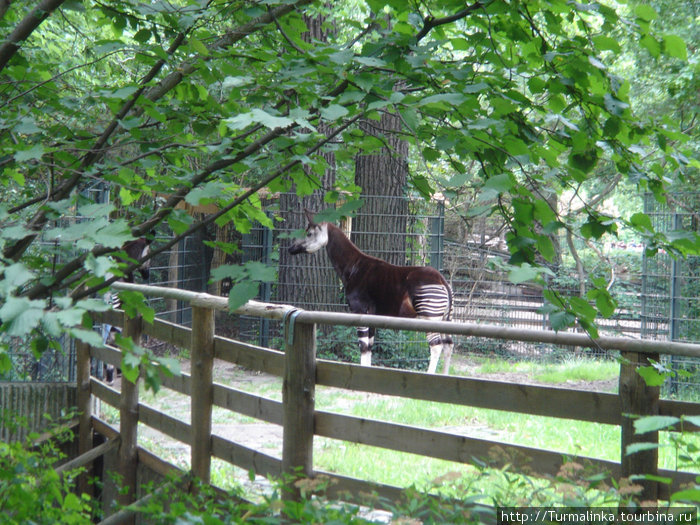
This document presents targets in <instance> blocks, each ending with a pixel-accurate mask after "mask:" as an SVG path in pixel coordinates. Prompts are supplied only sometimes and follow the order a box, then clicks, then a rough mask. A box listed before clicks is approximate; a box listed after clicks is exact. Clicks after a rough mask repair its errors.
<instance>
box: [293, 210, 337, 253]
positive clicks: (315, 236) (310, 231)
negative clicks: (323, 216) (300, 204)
mask: <svg viewBox="0 0 700 525" xmlns="http://www.w3.org/2000/svg"><path fill="white" fill-rule="evenodd" d="M304 214H305V215H306V220H307V221H308V223H309V225H308V226H307V227H306V235H305V236H304V237H303V238H301V239H297V240H296V241H294V242H293V243H292V245H291V246H290V247H289V253H290V254H292V255H296V254H298V253H314V252H317V251H318V250H320V249H321V248H323V247H324V246H326V244H328V224H327V223H321V224H316V223H315V222H314V214H313V213H312V212H310V211H309V210H306V209H305V210H304Z"/></svg>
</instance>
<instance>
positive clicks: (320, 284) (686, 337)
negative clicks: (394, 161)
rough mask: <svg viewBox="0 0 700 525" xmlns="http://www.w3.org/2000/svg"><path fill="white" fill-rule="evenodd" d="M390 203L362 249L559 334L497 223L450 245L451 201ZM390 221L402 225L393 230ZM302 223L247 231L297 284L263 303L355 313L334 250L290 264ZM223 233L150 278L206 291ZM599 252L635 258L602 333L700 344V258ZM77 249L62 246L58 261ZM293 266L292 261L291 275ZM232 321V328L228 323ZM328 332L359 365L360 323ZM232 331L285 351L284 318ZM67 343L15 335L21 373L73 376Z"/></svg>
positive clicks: (484, 316) (557, 351) (553, 352)
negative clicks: (510, 264)
mask: <svg viewBox="0 0 700 525" xmlns="http://www.w3.org/2000/svg"><path fill="white" fill-rule="evenodd" d="M91 191H93V193H95V195H93V197H95V198H96V199H97V198H102V197H104V196H105V195H106V193H105V192H104V188H101V187H95V188H93V189H92V190H91ZM387 199H396V197H371V196H364V197H363V200H364V201H365V206H364V207H363V208H362V209H360V210H359V212H358V213H357V214H356V216H355V218H354V219H352V221H351V222H348V223H345V224H342V225H341V226H342V227H343V228H344V229H345V230H346V232H347V233H348V234H349V235H350V236H351V239H352V240H353V241H354V242H356V244H358V246H359V247H360V248H361V249H363V250H364V251H365V252H366V253H368V254H370V255H373V256H376V257H380V258H382V259H385V260H387V259H388V260H392V261H395V262H397V263H398V264H409V265H431V266H434V267H436V268H438V269H440V270H441V271H442V272H443V274H444V275H445V277H446V278H447V279H448V281H449V282H450V284H451V286H452V288H453V297H454V309H453V315H452V318H453V319H454V320H456V321H460V322H483V323H490V324H496V325H501V326H507V327H521V328H527V329H541V330H548V329H549V325H548V320H547V317H546V315H544V314H543V313H542V312H541V310H540V309H541V307H542V305H543V302H544V298H543V294H542V289H541V288H539V287H537V286H535V285H532V284H520V285H514V284H512V283H511V282H510V281H509V280H508V275H507V273H506V271H505V270H504V269H503V265H502V264H501V263H503V262H505V261H506V260H507V259H508V258H509V254H508V251H507V248H506V246H505V243H504V241H503V238H502V236H501V235H500V233H499V232H500V231H501V228H499V227H498V225H495V226H494V225H490V226H488V228H487V229H488V231H486V229H485V230H484V231H481V232H480V234H479V235H478V236H474V235H462V236H461V242H457V241H456V240H450V241H448V240H447V237H448V236H449V235H450V234H446V233H445V230H446V226H445V225H446V218H445V211H444V207H443V205H442V204H441V203H435V202H433V203H427V202H426V201H424V200H422V199H403V203H402V204H401V206H392V205H390V204H388V203H387V202H385V201H386V200H387ZM672 202H674V203H680V204H678V205H677V206H675V208H674V209H673V210H671V209H669V208H668V207H667V206H662V205H660V204H659V203H658V202H656V201H655V200H654V199H653V198H652V197H650V196H648V197H647V198H646V199H645V212H646V213H647V214H648V215H649V216H650V217H651V218H652V221H653V223H654V226H655V228H657V229H658V230H661V231H673V230H680V229H685V230H689V229H690V230H695V231H697V230H698V222H699V221H698V213H697V212H696V211H695V210H698V209H700V194H690V195H687V194H684V195H682V196H681V195H678V196H674V197H673V198H672ZM397 209H403V210H405V211H404V212H402V213H405V214H404V215H403V216H401V217H398V216H397V215H396V212H395V211H392V210H397ZM72 220H78V219H76V218H74V219H72ZM447 220H448V221H449V220H450V218H449V217H448V218H447ZM387 225H389V226H390V228H391V229H392V230H393V231H387V228H386V227H387ZM294 230H296V228H295V227H290V226H289V225H288V224H287V225H285V224H284V223H283V224H281V226H280V225H277V226H276V228H275V229H274V230H270V229H267V228H265V227H262V226H257V227H254V228H253V229H252V230H251V231H250V232H248V233H246V234H244V235H239V234H237V235H238V237H237V239H238V240H240V246H241V253H240V254H239V255H238V256H237V257H238V258H237V260H236V261H233V262H243V263H245V262H247V261H259V262H264V263H267V264H269V265H272V266H275V267H277V269H278V276H280V275H283V274H284V275H285V278H286V279H287V280H288V281H289V282H286V283H285V282H281V280H280V279H279V278H278V280H277V282H270V283H261V286H260V295H259V299H260V300H263V301H270V302H291V303H292V304H294V305H296V306H299V307H301V308H306V309H316V310H330V311H346V309H347V308H346V306H345V299H344V296H343V292H342V287H341V285H340V282H339V280H338V279H337V277H335V275H334V272H333V269H332V268H331V266H330V261H329V260H328V258H327V256H326V255H325V253H317V254H314V255H301V256H297V257H296V258H294V259H291V260H290V259H289V258H286V257H283V253H282V250H286V247H287V246H288V244H289V243H290V242H291V240H290V238H289V237H290V235H291V234H292V233H293V231H294ZM219 233H220V231H219V230H217V231H216V232H209V233H207V232H202V233H200V234H198V235H194V236H191V237H188V238H186V239H184V240H183V241H181V242H180V243H178V244H177V245H176V246H174V247H173V248H172V249H171V250H169V251H166V252H163V253H160V254H158V255H157V256H156V257H155V258H154V260H153V261H152V263H151V268H150V278H149V279H148V283H149V284H157V285H162V286H171V287H178V288H182V289H187V290H195V291H206V290H207V289H208V281H209V273H210V268H211V266H212V257H213V252H214V250H213V249H212V248H210V247H208V245H207V243H206V242H205V241H207V240H209V241H211V240H214V238H216V237H217V236H218V235H219ZM170 238H172V237H171V233H170V232H161V233H159V234H158V236H157V238H156V241H155V243H154V246H157V245H158V244H159V243H161V242H164V241H165V240H167V239H170ZM560 242H561V241H560ZM580 248H582V247H580ZM599 248H600V250H601V251H605V252H606V253H607V254H608V255H610V256H611V257H617V258H618V263H619V260H620V258H622V259H624V258H626V262H625V261H623V262H624V264H622V265H621V266H622V269H620V268H618V272H617V274H616V275H615V279H614V281H613V286H612V288H611V292H612V294H613V295H614V296H615V297H616V299H617V300H618V303H619V305H620V308H619V309H618V311H617V312H616V314H615V316H614V317H613V318H611V319H602V320H600V321H599V328H600V331H601V333H603V334H609V335H623V336H628V337H642V338H645V339H656V340H677V341H692V342H699V341H700V258H697V257H696V258H687V259H673V258H671V257H670V256H669V255H668V254H665V253H660V254H658V255H657V256H656V257H653V258H651V257H644V256H643V250H642V247H641V246H640V245H636V244H635V245H611V246H607V247H606V246H600V247H599ZM68 255H70V254H61V253H57V254H56V257H57V258H61V257H66V256H68ZM594 262H595V261H594ZM284 265H290V266H291V268H286V270H285V268H284ZM573 266H574V265H573V264H571V262H570V261H569V263H566V261H565V262H564V263H563V264H560V265H558V266H552V269H553V271H554V273H555V275H556V277H554V278H551V280H550V282H549V283H548V286H549V287H550V288H551V289H554V290H557V291H559V292H561V293H562V294H566V295H575V294H577V293H578V284H579V277H578V275H576V273H575V272H574V271H573V270H567V268H573ZM594 266H595V265H594ZM618 266H620V264H618ZM312 270H314V271H317V272H316V273H313V272H312ZM285 271H286V273H284V272H285ZM294 272H297V273H296V274H295V273H294ZM324 272H325V275H326V276H328V275H330V277H323V279H320V280H317V279H315V278H312V277H309V276H314V275H324ZM284 286H288V287H292V288H293V289H294V290H293V291H294V293H290V291H289V290H285V289H284ZM229 288H230V287H227V286H226V285H225V284H224V285H223V286H221V287H219V288H218V289H217V291H218V292H220V293H222V294H227V293H228V290H229ZM209 290H210V291H211V288H209ZM295 294H296V295H295ZM149 302H150V306H151V307H153V308H154V309H155V310H156V312H157V315H158V317H160V318H163V319H166V320H169V321H172V322H177V323H180V324H184V325H189V324H190V323H191V310H190V308H189V306H188V305H187V304H184V303H178V302H177V301H167V300H163V299H160V300H150V301H149ZM217 325H218V323H217ZM221 326H226V323H222V324H221ZM319 331H320V333H319V341H318V351H319V355H320V356H322V357H331V358H332V357H338V356H343V357H345V358H347V357H351V358H352V357H353V356H354V359H355V360H359V350H358V349H357V344H356V337H355V331H354V329H351V328H340V327H338V328H320V329H319ZM226 335H231V336H234V337H239V338H241V339H243V340H247V341H251V342H254V343H256V344H261V345H263V346H271V347H276V348H281V347H282V346H283V343H282V340H281V334H280V327H279V324H278V323H274V322H270V321H261V320H259V319H245V318H243V319H241V320H238V319H234V320H232V321H231V322H230V323H229V326H228V328H227V333H226ZM64 343H65V342H64ZM64 343H61V344H60V345H59V346H60V347H62V349H61V350H58V349H57V350H55V351H54V350H52V351H50V352H47V353H44V355H43V356H42V357H41V358H40V359H37V358H36V357H35V356H34V355H33V354H32V353H31V351H29V350H28V348H27V345H24V344H23V342H21V341H15V342H14V344H15V346H14V347H13V353H12V359H13V362H15V363H16V365H17V366H16V367H15V372H13V373H14V378H15V379H16V378H20V377H21V378H25V379H31V380H43V381H51V380H72V379H73V378H74V362H75V356H74V353H73V352H74V349H73V348H72V347H70V345H69V344H67V343H65V344H64ZM456 343H457V351H458V352H461V353H464V354H470V355H474V356H485V357H496V356H498V357H500V358H506V359H509V360H538V359H541V360H547V361H556V360H559V359H564V358H568V357H570V356H571V355H572V353H580V354H582V355H597V356H601V357H607V354H605V353H604V352H592V353H591V351H589V350H582V349H576V348H555V347H551V346H549V345H541V344H527V343H519V342H512V341H500V340H498V341H497V340H488V339H478V338H463V339H462V340H458V341H456ZM583 352H586V353H585V354H583ZM375 362H376V363H377V364H382V365H385V366H400V367H414V368H418V369H424V368H425V367H427V362H428V350H427V344H426V342H425V339H424V337H423V335H422V334H415V333H411V332H403V333H393V332H392V331H390V330H384V331H381V332H380V333H379V334H378V337H377V340H376V344H375ZM667 365H668V366H669V368H671V369H673V370H675V371H677V372H678V374H677V375H676V377H675V378H674V379H673V381H670V382H669V386H668V393H670V394H671V395H676V394H678V395H685V394H686V393H687V392H688V391H697V389H698V383H700V365H699V364H698V362H697V360H691V359H686V358H674V359H673V360H670V361H669V362H668V363H667ZM72 374H73V375H72ZM2 379H8V378H0V380H2Z"/></svg>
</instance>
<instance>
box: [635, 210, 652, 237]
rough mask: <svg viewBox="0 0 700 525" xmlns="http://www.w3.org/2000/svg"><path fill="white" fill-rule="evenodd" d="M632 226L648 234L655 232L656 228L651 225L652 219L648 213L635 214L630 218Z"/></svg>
mask: <svg viewBox="0 0 700 525" xmlns="http://www.w3.org/2000/svg"><path fill="white" fill-rule="evenodd" d="M630 224H632V226H634V227H636V228H637V229H638V230H646V231H647V232H651V233H653V232H654V226H653V225H652V224H651V219H650V218H649V216H648V215H647V214H646V213H641V212H640V213H635V214H634V215H632V216H631V217H630Z"/></svg>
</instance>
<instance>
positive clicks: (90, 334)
mask: <svg viewBox="0 0 700 525" xmlns="http://www.w3.org/2000/svg"><path fill="white" fill-rule="evenodd" d="M70 335H71V336H72V337H75V338H76V339H80V340H81V341H82V342H84V343H87V344H89V345H90V346H94V347H96V348H101V347H102V346H103V343H102V336H101V335H100V334H98V333H97V332H95V331H94V330H85V329H82V328H72V329H71V330H70Z"/></svg>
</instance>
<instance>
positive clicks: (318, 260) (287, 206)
mask: <svg viewBox="0 0 700 525" xmlns="http://www.w3.org/2000/svg"><path fill="white" fill-rule="evenodd" d="M304 21H305V22H306V26H307V27H308V28H309V32H308V33H305V34H304V39H305V40H306V41H308V42H311V41H314V40H320V41H325V40H326V39H327V38H328V35H327V33H326V32H325V31H324V30H323V27H322V26H323V22H324V19H323V18H322V17H306V16H305V17H304ZM318 129H319V131H320V132H321V133H324V134H326V135H327V134H329V133H330V131H331V128H328V127H327V126H324V125H320V126H319V128H318ZM322 156H323V158H324V159H325V161H326V163H327V164H328V169H327V170H326V172H325V173H324V174H323V176H322V177H321V178H320V182H321V188H320V189H319V190H318V191H315V192H314V193H313V194H312V195H308V196H306V197H299V196H297V195H296V193H287V194H284V195H282V196H281V197H280V214H281V215H282V217H283V218H284V227H283V229H284V230H285V231H287V232H292V231H294V230H297V229H300V228H306V218H305V217H304V213H303V210H304V208H308V209H310V210H312V211H314V212H318V211H321V210H322V209H323V208H324V207H325V206H327V204H326V203H325V202H324V200H323V197H324V194H325V191H326V190H328V189H331V188H333V187H334V185H335V155H334V154H333V153H331V152H326V153H322ZM288 242H289V241H283V242H282V243H281V244H282V247H281V249H280V260H279V276H278V282H279V285H278V287H277V294H276V296H275V300H276V301H279V302H281V303H285V304H293V305H295V306H299V307H301V308H306V309H311V310H332V311H338V310H342V309H343V306H342V305H343V303H342V301H341V299H340V281H339V280H338V277H337V276H336V274H335V271H334V270H333V267H332V266H331V264H330V261H329V260H328V257H327V256H326V253H325V251H321V252H318V253H315V254H313V255H301V256H296V257H293V256H291V255H290V254H289V253H288V252H287V249H286V248H287V245H288Z"/></svg>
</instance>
